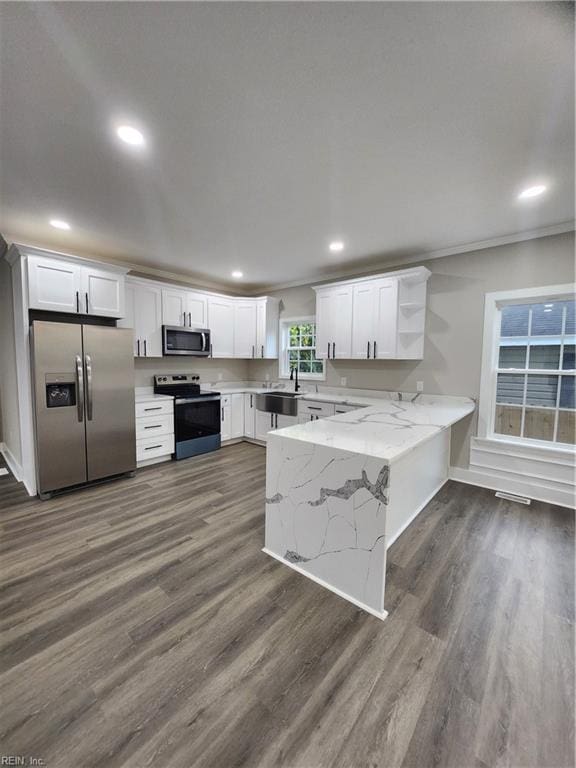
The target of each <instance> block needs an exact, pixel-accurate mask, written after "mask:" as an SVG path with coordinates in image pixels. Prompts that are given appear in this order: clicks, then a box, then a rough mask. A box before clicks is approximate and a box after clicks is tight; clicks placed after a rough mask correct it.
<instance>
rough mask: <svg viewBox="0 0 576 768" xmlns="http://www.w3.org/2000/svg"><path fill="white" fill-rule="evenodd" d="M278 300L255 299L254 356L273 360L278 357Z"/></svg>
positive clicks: (267, 298)
mask: <svg viewBox="0 0 576 768" xmlns="http://www.w3.org/2000/svg"><path fill="white" fill-rule="evenodd" d="M279 314H280V300H279V299H274V298H271V297H270V296H267V297H265V298H262V299H256V355H255V357H259V358H267V359H273V358H276V357H278V317H279Z"/></svg>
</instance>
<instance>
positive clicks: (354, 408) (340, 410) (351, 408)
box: [334, 405, 363, 414]
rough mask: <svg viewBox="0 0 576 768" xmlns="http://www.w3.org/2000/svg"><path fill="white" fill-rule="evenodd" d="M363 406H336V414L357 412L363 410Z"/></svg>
mask: <svg viewBox="0 0 576 768" xmlns="http://www.w3.org/2000/svg"><path fill="white" fill-rule="evenodd" d="M362 407H363V406H361V405H336V406H334V413H335V414H336V413H348V412H349V411H357V410H358V408H362Z"/></svg>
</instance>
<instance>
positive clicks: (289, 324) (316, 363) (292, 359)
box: [280, 317, 324, 379]
mask: <svg viewBox="0 0 576 768" xmlns="http://www.w3.org/2000/svg"><path fill="white" fill-rule="evenodd" d="M280 337H281V345H282V351H281V358H280V376H281V377H283V378H286V377H288V376H290V373H291V371H296V370H298V377H299V378H302V379H324V361H323V360H318V358H317V357H316V322H315V318H313V317H300V318H292V319H286V320H283V321H282V323H281V326H280Z"/></svg>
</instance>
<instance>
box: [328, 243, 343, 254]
mask: <svg viewBox="0 0 576 768" xmlns="http://www.w3.org/2000/svg"><path fill="white" fill-rule="evenodd" d="M328 248H330V250H331V251H332V253H340V251H343V250H344V243H343V242H342V240H333V241H332V242H331V243H330V245H329V246H328Z"/></svg>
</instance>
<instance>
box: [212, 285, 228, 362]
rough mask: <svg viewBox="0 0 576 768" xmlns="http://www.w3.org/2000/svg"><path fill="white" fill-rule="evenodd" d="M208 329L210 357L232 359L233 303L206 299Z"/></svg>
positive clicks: (225, 300) (226, 300)
mask: <svg viewBox="0 0 576 768" xmlns="http://www.w3.org/2000/svg"><path fill="white" fill-rule="evenodd" d="M208 327H209V328H210V337H211V344H212V357H234V301H233V300H230V299H224V298H219V297H217V296H214V297H212V296H211V297H210V298H209V299H208Z"/></svg>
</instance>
